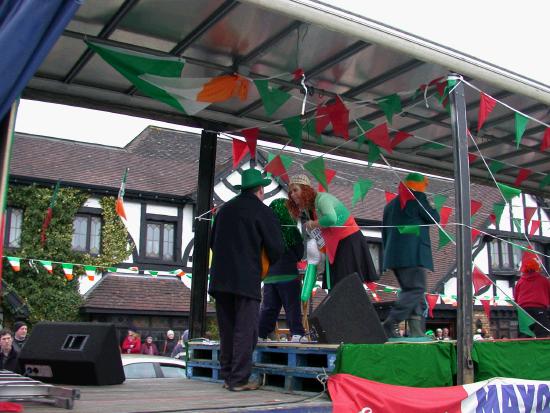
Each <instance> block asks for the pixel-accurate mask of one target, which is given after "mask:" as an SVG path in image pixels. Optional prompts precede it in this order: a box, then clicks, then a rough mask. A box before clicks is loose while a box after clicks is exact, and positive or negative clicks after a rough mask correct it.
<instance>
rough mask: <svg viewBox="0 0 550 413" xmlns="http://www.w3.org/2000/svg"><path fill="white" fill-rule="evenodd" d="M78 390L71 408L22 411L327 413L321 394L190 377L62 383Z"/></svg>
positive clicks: (328, 405) (329, 407)
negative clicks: (235, 386)
mask: <svg viewBox="0 0 550 413" xmlns="http://www.w3.org/2000/svg"><path fill="white" fill-rule="evenodd" d="M62 387H69V388H77V389H79V390H80V400H75V402H74V409H73V410H66V409H63V408H59V407H52V406H48V405H45V404H42V403H29V402H23V403H22V404H23V407H24V412H26V413H35V412H36V413H63V412H74V413H169V412H170V413H177V412H204V411H209V412H212V411H213V412H216V411H220V412H221V411H223V412H237V411H245V412H263V411H274V410H275V408H276V411H277V412H278V413H281V412H296V413H297V412H312V413H313V412H323V413H325V412H326V413H328V412H331V411H332V404H331V402H330V400H329V399H328V396H327V395H326V394H323V395H322V396H320V397H315V396H316V394H314V393H303V394H289V393H282V392H280V391H277V390H271V389H269V388H267V389H266V390H256V391H247V392H230V391H228V390H226V389H223V388H222V386H221V384H219V383H212V382H207V381H202V380H189V379H156V380H141V379H140V380H127V381H126V382H124V383H123V384H120V385H115V386H62Z"/></svg>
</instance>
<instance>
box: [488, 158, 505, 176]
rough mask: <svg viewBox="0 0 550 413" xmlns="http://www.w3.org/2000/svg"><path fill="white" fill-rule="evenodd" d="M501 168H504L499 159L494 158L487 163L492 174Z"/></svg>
mask: <svg viewBox="0 0 550 413" xmlns="http://www.w3.org/2000/svg"><path fill="white" fill-rule="evenodd" d="M502 168H504V163H502V162H500V161H496V160H495V161H492V162H491V163H490V164H489V170H490V171H491V172H492V174H493V175H495V174H498V173H499V172H500V170H501V169H502Z"/></svg>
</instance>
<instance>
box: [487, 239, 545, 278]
mask: <svg viewBox="0 0 550 413" xmlns="http://www.w3.org/2000/svg"><path fill="white" fill-rule="evenodd" d="M508 241H510V242H513V243H514V244H516V245H521V246H524V247H528V243H527V242H526V241H522V240H517V239H510V240H508ZM532 245H533V248H534V249H536V250H539V248H538V247H537V246H536V245H535V243H532ZM489 251H490V256H491V270H492V271H496V272H499V271H505V272H515V271H516V270H517V269H518V268H519V266H520V263H521V258H522V256H523V250H522V249H521V248H519V247H516V246H514V245H512V244H510V243H509V242H505V241H504V240H498V239H493V240H492V241H491V242H490V244H489Z"/></svg>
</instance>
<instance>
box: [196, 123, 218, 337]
mask: <svg viewBox="0 0 550 413" xmlns="http://www.w3.org/2000/svg"><path fill="white" fill-rule="evenodd" d="M217 139H218V133H217V132H213V131H207V130H203V131H202V135H201V149H200V156H199V177H198V183H197V208H196V211H197V215H200V214H202V213H204V212H206V211H209V210H210V209H211V208H212V197H213V195H214V174H215V166H216V144H217ZM209 217H210V215H208V214H207V215H206V216H205V218H209ZM210 223H211V221H210V220H197V221H195V237H194V241H193V272H192V277H193V282H192V283H191V309H190V315H189V338H196V337H204V333H205V331H206V287H207V285H208V258H209V249H210Z"/></svg>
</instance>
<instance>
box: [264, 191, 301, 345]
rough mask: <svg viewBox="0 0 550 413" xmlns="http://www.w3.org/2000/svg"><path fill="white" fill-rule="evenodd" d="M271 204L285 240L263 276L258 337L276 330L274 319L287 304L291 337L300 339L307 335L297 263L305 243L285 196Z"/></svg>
mask: <svg viewBox="0 0 550 413" xmlns="http://www.w3.org/2000/svg"><path fill="white" fill-rule="evenodd" d="M269 207H270V208H271V209H272V210H273V211H274V212H275V215H277V217H278V218H279V222H280V223H281V229H280V231H281V232H282V235H283V240H284V242H285V252H284V254H283V255H282V256H281V258H279V260H278V261H277V262H276V263H274V264H273V265H271V266H270V267H269V271H268V273H267V278H266V279H265V280H264V295H263V300H262V308H261V312H260V327H259V337H260V338H261V339H266V338H267V336H268V335H269V334H271V333H272V332H273V331H274V330H275V323H276V322H277V318H278V317H279V313H280V312H281V308H282V307H284V309H285V314H286V319H287V324H288V328H289V330H290V334H291V341H299V340H300V339H301V337H302V336H303V335H304V326H303V325H302V311H301V301H300V293H301V288H302V283H301V281H300V275H299V273H298V265H297V264H298V261H300V260H301V259H302V256H303V255H304V243H303V240H302V236H301V235H300V232H299V231H298V228H297V227H296V222H295V221H294V220H293V219H292V217H291V216H290V214H289V212H288V209H287V207H286V199H284V198H279V199H276V200H274V201H273V202H272V203H271V204H270V205H269Z"/></svg>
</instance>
